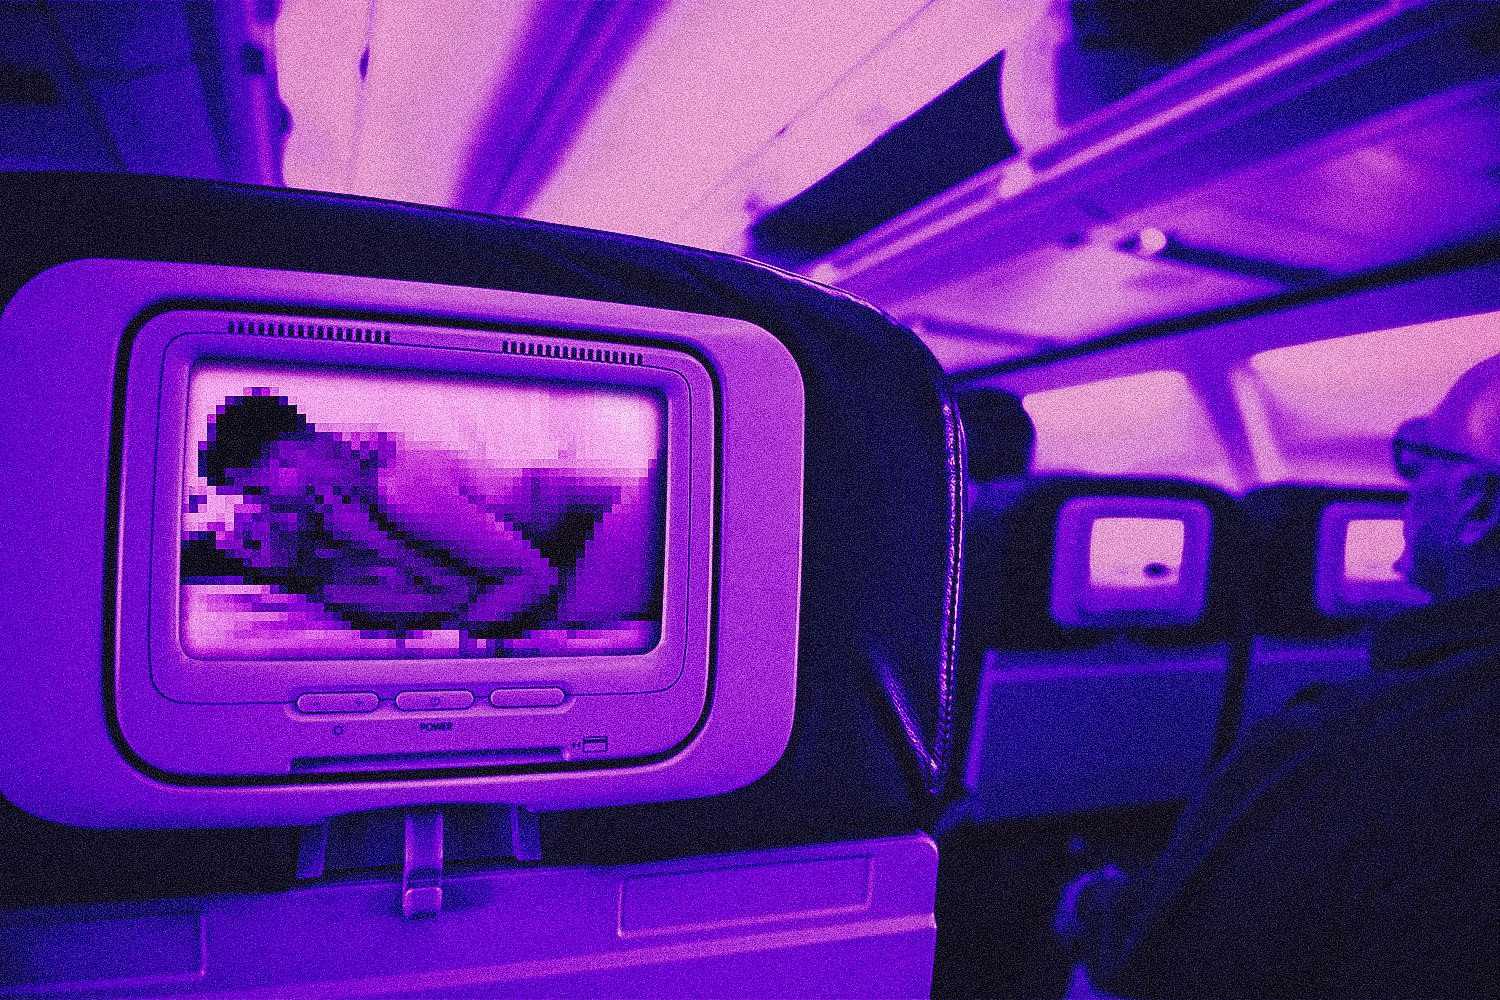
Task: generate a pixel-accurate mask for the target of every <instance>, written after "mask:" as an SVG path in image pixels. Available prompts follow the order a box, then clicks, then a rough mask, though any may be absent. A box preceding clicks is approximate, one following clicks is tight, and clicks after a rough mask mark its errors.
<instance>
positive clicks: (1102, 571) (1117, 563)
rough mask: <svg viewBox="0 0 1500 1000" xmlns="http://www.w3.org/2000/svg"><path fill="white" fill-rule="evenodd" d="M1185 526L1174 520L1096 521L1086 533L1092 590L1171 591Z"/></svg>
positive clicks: (1179, 572) (1176, 579)
mask: <svg viewBox="0 0 1500 1000" xmlns="http://www.w3.org/2000/svg"><path fill="white" fill-rule="evenodd" d="M1186 532H1187V526H1186V525H1185V524H1184V523H1183V522H1182V521H1180V520H1178V519H1177V518H1162V517H1098V518H1095V519H1094V525H1093V528H1092V529H1091V530H1090V532H1089V583H1090V584H1091V585H1092V586H1095V587H1132V588H1134V587H1175V586H1177V584H1178V583H1179V582H1180V581H1181V579H1182V546H1183V540H1184V538H1185V536H1186Z"/></svg>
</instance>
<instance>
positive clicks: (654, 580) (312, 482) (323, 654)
mask: <svg viewBox="0 0 1500 1000" xmlns="http://www.w3.org/2000/svg"><path fill="white" fill-rule="evenodd" d="M187 409H188V413H187V421H188V428H187V432H188V433H187V441H188V442H189V447H188V448H187V449H186V455H185V462H184V468H183V470H182V482H183V490H182V503H183V508H182V511H183V512H182V522H181V523H182V538H181V543H182V558H181V591H180V624H181V640H182V646H183V650H184V652H186V653H187V654H188V655H189V656H192V657H194V658H197V659H204V660H214V659H226V660H255V659H272V660H287V659H298V658H304V659H312V658H316V659H322V660H330V659H333V660H337V659H356V660H357V659H384V660H389V659H403V658H427V657H442V658H454V657H509V656H549V655H564V656H588V655H599V654H615V655H619V654H633V653H643V652H646V651H649V650H650V649H652V648H653V647H654V646H655V645H656V644H657V642H658V640H659V638H660V636H661V629H662V581H663V568H664V553H663V549H664V538H665V519H666V514H665V464H666V445H665V442H666V402H665V400H664V398H663V397H662V396H661V395H660V394H659V393H657V392H655V391H653V390H650V389H644V388H633V387H609V386H578V385H569V384H565V383H560V382H547V381H544V380H530V379H522V378H502V377H482V376H473V377H469V376H460V375H424V374H417V373H413V374H399V373H393V372H390V371H382V372H360V371H358V370H337V369H329V368H326V367H317V366H297V365H277V364H267V363H254V364H245V363H234V362H214V361H205V362H202V363H199V364H197V365H195V366H194V367H193V369H192V371H191V373H190V375H189V379H188V406H187Z"/></svg>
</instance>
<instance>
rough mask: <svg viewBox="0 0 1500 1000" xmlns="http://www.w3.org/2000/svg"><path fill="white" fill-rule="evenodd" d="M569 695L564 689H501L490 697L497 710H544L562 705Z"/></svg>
mask: <svg viewBox="0 0 1500 1000" xmlns="http://www.w3.org/2000/svg"><path fill="white" fill-rule="evenodd" d="M565 698H567V695H566V694H564V693H563V690H562V688H500V689H499V690H497V691H495V692H493V693H492V694H491V695H490V704H491V705H494V706H495V707H496V708H544V707H546V706H549V705H561V704H562V703H563V700H564V699H565Z"/></svg>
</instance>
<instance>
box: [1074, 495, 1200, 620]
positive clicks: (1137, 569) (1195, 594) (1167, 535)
mask: <svg viewBox="0 0 1500 1000" xmlns="http://www.w3.org/2000/svg"><path fill="white" fill-rule="evenodd" d="M1212 525H1213V522H1212V517H1211V515H1210V513H1209V510H1208V507H1207V506H1206V505H1204V504H1203V503H1202V502H1200V501H1197V500H1179V499H1175V498H1170V497H1130V496H1084V497H1074V498H1072V499H1070V500H1067V501H1065V502H1064V503H1063V504H1062V506H1061V507H1060V508H1059V510H1058V515H1057V542H1056V550H1055V552H1054V554H1053V566H1052V599H1051V611H1052V617H1053V620H1055V621H1056V622H1057V623H1058V624H1060V625H1071V626H1085V627H1098V626H1130V625H1184V624H1189V623H1191V622H1194V621H1196V620H1197V619H1198V618H1199V617H1200V616H1201V615H1202V614H1203V608H1204V602H1205V600H1206V595H1207V581H1208V550H1209V545H1210V543H1211V541H1212V537H1211V536H1212Z"/></svg>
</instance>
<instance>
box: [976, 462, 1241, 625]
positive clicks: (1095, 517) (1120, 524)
mask: <svg viewBox="0 0 1500 1000" xmlns="http://www.w3.org/2000/svg"><path fill="white" fill-rule="evenodd" d="M1234 522H1235V509H1234V502H1233V500H1231V498H1230V497H1229V496H1228V495H1227V494H1225V493H1223V492H1222V491H1220V490H1217V489H1214V488H1213V487H1211V486H1205V485H1201V484H1198V483H1188V482H1181V481H1177V480H1168V479H1136V478H1117V477H1107V478H1106V477H1084V476H1057V477H1048V478H1044V479H1038V480H1034V481H1033V482H1031V483H1030V484H1028V485H1027V486H1026V487H1025V488H1024V489H1022V490H1021V491H1020V493H1019V495H1018V496H1017V497H1016V498H1015V499H1014V501H1013V502H1012V503H1011V504H1010V505H1009V506H1008V507H1007V508H1006V509H1003V510H995V509H988V508H984V507H976V508H975V510H974V512H973V516H972V518H971V522H970V526H969V543H968V546H967V548H968V550H969V551H970V552H971V553H972V554H973V563H972V564H971V574H972V575H973V576H974V577H980V576H982V577H983V579H982V580H978V579H976V581H975V582H976V586H975V587H974V588H973V589H972V592H971V593H970V595H969V596H968V597H967V598H966V604H967V608H966V612H965V619H966V622H976V623H977V622H981V621H982V622H984V623H985V624H984V625H981V626H979V629H978V630H979V631H981V632H983V633H985V634H984V636H983V638H982V641H984V642H986V644H987V645H990V646H993V647H995V648H1000V649H1010V650H1028V649H1046V648H1069V647H1079V646H1085V645H1090V644H1093V643H1096V642H1098V641H1100V640H1101V639H1102V638H1104V637H1105V636H1106V635H1107V634H1109V633H1112V632H1119V631H1121V630H1123V631H1125V632H1126V633H1128V634H1129V635H1131V636H1132V637H1133V638H1136V639H1139V640H1140V641H1143V642H1147V643H1152V644H1161V645H1184V644H1193V643H1201V642H1212V641H1216V640H1219V639H1222V638H1224V637H1226V636H1227V635H1228V634H1229V633H1230V631H1231V628H1232V622H1233V615H1232V594H1231V592H1230V589H1229V587H1228V579H1229V569H1230V566H1231V565H1232V557H1231V555H1230V553H1231V550H1232V548H1233V545H1234V537H1235V536H1234V531H1233V525H1234ZM981 550H983V551H981ZM976 564H977V565H976ZM980 567H982V569H980ZM976 598H977V599H978V600H980V601H983V602H989V603H991V604H992V605H993V606H991V607H976V606H975V605H974V604H973V601H974V600H975V599H976Z"/></svg>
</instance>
